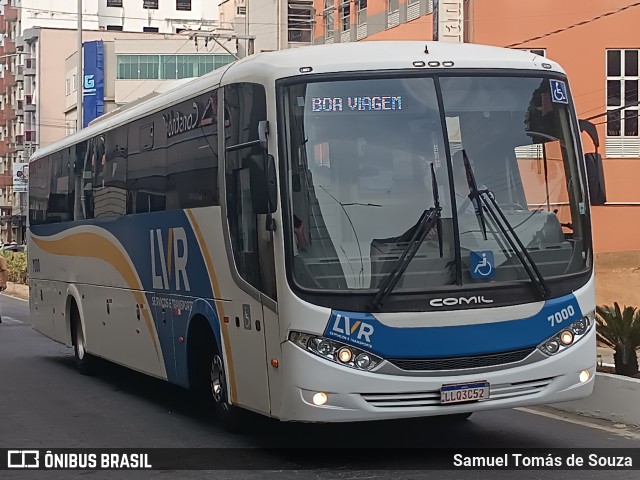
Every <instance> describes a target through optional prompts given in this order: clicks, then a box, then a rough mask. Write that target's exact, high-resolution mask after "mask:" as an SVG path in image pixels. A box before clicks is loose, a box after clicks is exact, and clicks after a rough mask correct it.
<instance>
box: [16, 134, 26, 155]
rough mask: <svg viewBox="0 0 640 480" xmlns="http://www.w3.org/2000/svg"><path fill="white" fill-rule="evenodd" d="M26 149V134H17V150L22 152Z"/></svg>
mask: <svg viewBox="0 0 640 480" xmlns="http://www.w3.org/2000/svg"><path fill="white" fill-rule="evenodd" d="M23 150H24V135H16V151H17V152H22V151H23Z"/></svg>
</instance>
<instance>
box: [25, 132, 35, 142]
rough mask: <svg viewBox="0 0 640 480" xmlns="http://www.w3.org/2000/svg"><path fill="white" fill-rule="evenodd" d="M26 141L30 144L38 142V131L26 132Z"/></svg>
mask: <svg viewBox="0 0 640 480" xmlns="http://www.w3.org/2000/svg"><path fill="white" fill-rule="evenodd" d="M24 141H25V142H27V143H29V142H32V143H35V142H36V131H35V130H27V131H25V132H24Z"/></svg>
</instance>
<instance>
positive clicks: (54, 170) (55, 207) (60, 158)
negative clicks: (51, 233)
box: [45, 150, 73, 223]
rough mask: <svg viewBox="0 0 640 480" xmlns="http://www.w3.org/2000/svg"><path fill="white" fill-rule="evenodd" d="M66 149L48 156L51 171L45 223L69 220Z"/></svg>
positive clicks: (67, 156) (69, 206)
mask: <svg viewBox="0 0 640 480" xmlns="http://www.w3.org/2000/svg"><path fill="white" fill-rule="evenodd" d="M70 156H71V155H70V153H69V152H68V150H64V151H62V152H56V153H54V154H52V155H51V156H50V157H49V159H50V160H49V161H50V163H49V168H50V171H51V174H50V177H49V178H50V179H51V183H50V185H49V201H48V203H47V211H46V212H47V213H46V217H45V222H46V223H55V222H67V221H69V220H71V216H70V213H71V212H72V208H73V204H72V203H71V202H70V198H69V177H70V175H69V159H70Z"/></svg>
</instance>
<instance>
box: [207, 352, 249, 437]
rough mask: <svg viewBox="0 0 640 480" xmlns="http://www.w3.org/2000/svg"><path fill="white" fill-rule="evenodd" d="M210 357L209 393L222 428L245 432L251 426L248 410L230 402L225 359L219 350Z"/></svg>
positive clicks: (231, 431) (208, 370)
mask: <svg viewBox="0 0 640 480" xmlns="http://www.w3.org/2000/svg"><path fill="white" fill-rule="evenodd" d="M207 358H208V369H207V372H208V389H207V390H208V395H209V398H210V400H211V402H212V403H213V406H214V410H215V415H216V418H217V420H218V423H219V424H220V426H221V427H222V428H224V429H225V430H226V431H227V432H230V433H244V432H246V431H247V430H248V428H249V421H248V418H247V417H248V412H246V411H245V410H244V409H242V408H239V407H236V406H235V405H231V403H229V390H228V386H227V385H228V384H227V375H226V373H225V368H224V361H223V359H222V356H221V355H220V354H219V353H218V352H212V354H210V355H207Z"/></svg>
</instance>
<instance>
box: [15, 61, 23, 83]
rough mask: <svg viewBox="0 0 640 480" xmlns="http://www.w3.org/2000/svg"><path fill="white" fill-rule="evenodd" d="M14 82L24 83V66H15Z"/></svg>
mask: <svg viewBox="0 0 640 480" xmlns="http://www.w3.org/2000/svg"><path fill="white" fill-rule="evenodd" d="M16 82H19V83H23V82H24V65H17V66H16Z"/></svg>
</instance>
